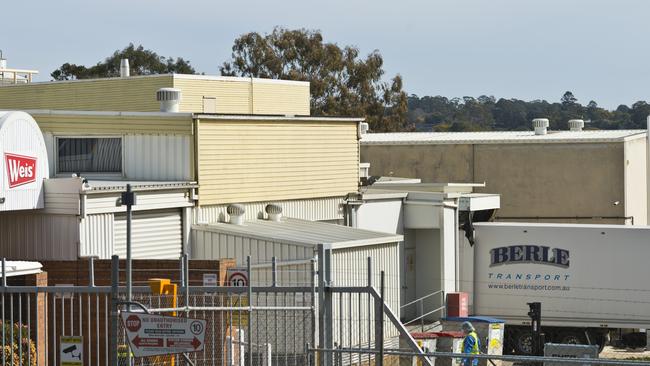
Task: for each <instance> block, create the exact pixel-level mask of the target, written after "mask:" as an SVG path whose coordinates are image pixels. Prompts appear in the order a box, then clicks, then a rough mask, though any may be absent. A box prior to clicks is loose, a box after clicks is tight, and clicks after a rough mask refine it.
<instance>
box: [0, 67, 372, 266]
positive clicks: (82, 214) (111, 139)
mask: <svg viewBox="0 0 650 366" xmlns="http://www.w3.org/2000/svg"><path fill="white" fill-rule="evenodd" d="M309 102H310V101H309V83H306V82H293V81H283V80H261V79H255V78H253V79H251V78H229V77H212V76H203V75H152V76H143V77H123V78H109V79H98V80H75V81H66V82H45V83H27V82H25V83H14V84H9V85H4V86H2V87H0V108H5V109H14V110H15V109H19V108H20V109H23V110H25V111H27V112H28V113H29V115H31V116H33V118H34V120H35V121H36V124H35V125H34V126H36V127H35V132H32V134H33V136H37V135H39V137H38V138H37V139H35V140H34V141H40V144H41V145H42V146H41V148H42V150H43V151H41V155H42V159H40V160H39V161H40V162H42V164H45V165H44V166H45V168H44V167H41V168H39V169H38V171H39V172H40V173H43V174H45V175H44V176H43V177H42V178H41V179H45V180H44V181H40V183H39V184H40V185H42V190H41V191H40V193H38V194H37V196H38V199H39V200H40V202H41V204H40V205H38V206H34V207H33V208H35V209H36V210H26V211H15V210H9V207H10V204H11V202H12V200H11V199H8V200H7V202H3V203H2V204H0V206H3V207H5V208H7V210H5V212H3V213H0V226H2V228H3V230H2V234H0V235H1V236H0V240H1V241H2V242H3V243H7V245H6V246H4V248H3V253H2V255H3V256H7V257H15V258H23V259H34V260H36V259H76V258H78V257H84V256H98V257H100V258H108V257H110V255H112V254H124V251H125V210H126V208H125V207H124V206H122V205H120V200H119V198H120V194H121V192H123V191H124V190H125V187H126V184H131V186H132V189H133V190H134V191H136V194H137V196H138V201H137V204H136V205H135V206H134V218H133V219H134V225H133V242H134V252H133V254H134V258H178V256H179V255H180V254H181V253H183V252H187V251H188V250H189V248H190V246H189V241H190V235H189V233H190V230H191V226H192V224H195V223H207V222H217V221H225V220H227V218H228V215H227V213H226V209H227V206H228V205H230V204H233V203H239V204H242V205H243V206H244V207H245V212H246V213H245V215H246V218H247V219H257V218H260V217H262V218H263V217H264V211H263V210H264V207H265V206H266V205H267V204H268V203H271V202H272V203H275V204H276V205H278V206H279V207H281V208H282V210H283V211H284V214H285V215H286V216H288V217H294V218H299V219H305V220H317V221H329V222H340V221H342V219H343V209H342V204H343V201H344V198H345V197H346V195H347V194H348V193H350V192H355V191H356V190H357V189H358V184H359V160H358V159H359V144H358V138H359V123H360V122H361V121H362V119H360V118H331V117H311V116H309ZM39 130H40V131H39ZM40 136H42V137H40ZM27 139H30V137H27ZM5 147H6V146H3V150H4V148H5ZM47 178H50V179H47ZM39 187H40V186H39ZM161 228H164V229H162V230H161ZM135 248H139V249H135Z"/></svg>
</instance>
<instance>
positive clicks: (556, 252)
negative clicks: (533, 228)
mask: <svg viewBox="0 0 650 366" xmlns="http://www.w3.org/2000/svg"><path fill="white" fill-rule="evenodd" d="M510 263H541V264H550V265H554V266H559V267H563V268H569V263H570V262H569V251H568V250H566V249H560V248H552V249H551V248H550V247H545V246H539V245H511V246H508V247H499V248H494V249H492V250H490V267H493V266H498V265H502V264H510Z"/></svg>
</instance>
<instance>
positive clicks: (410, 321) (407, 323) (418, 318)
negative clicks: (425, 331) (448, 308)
mask: <svg viewBox="0 0 650 366" xmlns="http://www.w3.org/2000/svg"><path fill="white" fill-rule="evenodd" d="M444 309H445V307H444V306H441V307H439V308H436V309H433V310H431V311H430V312H428V313H426V314H422V315H420V316H419V317H417V318H415V319H411V320H409V321H407V322H406V323H402V324H404V325H409V324H411V323H413V322H414V321H416V320H420V319H422V318H424V317H425V316H427V315H431V314H433V313H437V312H438V311H440V310H444Z"/></svg>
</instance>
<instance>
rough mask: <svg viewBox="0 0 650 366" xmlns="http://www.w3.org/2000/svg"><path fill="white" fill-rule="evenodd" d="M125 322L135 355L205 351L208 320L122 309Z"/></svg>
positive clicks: (123, 321)
mask: <svg viewBox="0 0 650 366" xmlns="http://www.w3.org/2000/svg"><path fill="white" fill-rule="evenodd" d="M121 317H122V323H123V324H124V328H125V329H126V335H127V338H128V340H129V344H130V345H131V351H132V352H133V354H134V355H135V356H136V357H146V356H156V355H166V354H173V353H189V352H198V351H202V350H203V348H204V346H203V345H204V340H205V324H206V322H205V320H201V319H191V318H179V317H174V316H164V315H153V314H144V313H131V312H122V314H121Z"/></svg>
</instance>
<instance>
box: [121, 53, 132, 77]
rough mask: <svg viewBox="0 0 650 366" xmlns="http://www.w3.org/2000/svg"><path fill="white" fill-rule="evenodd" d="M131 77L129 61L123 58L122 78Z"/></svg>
mask: <svg viewBox="0 0 650 366" xmlns="http://www.w3.org/2000/svg"><path fill="white" fill-rule="evenodd" d="M129 76H131V68H130V67H129V59H128V58H123V59H121V60H120V77H123V78H128V77H129Z"/></svg>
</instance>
